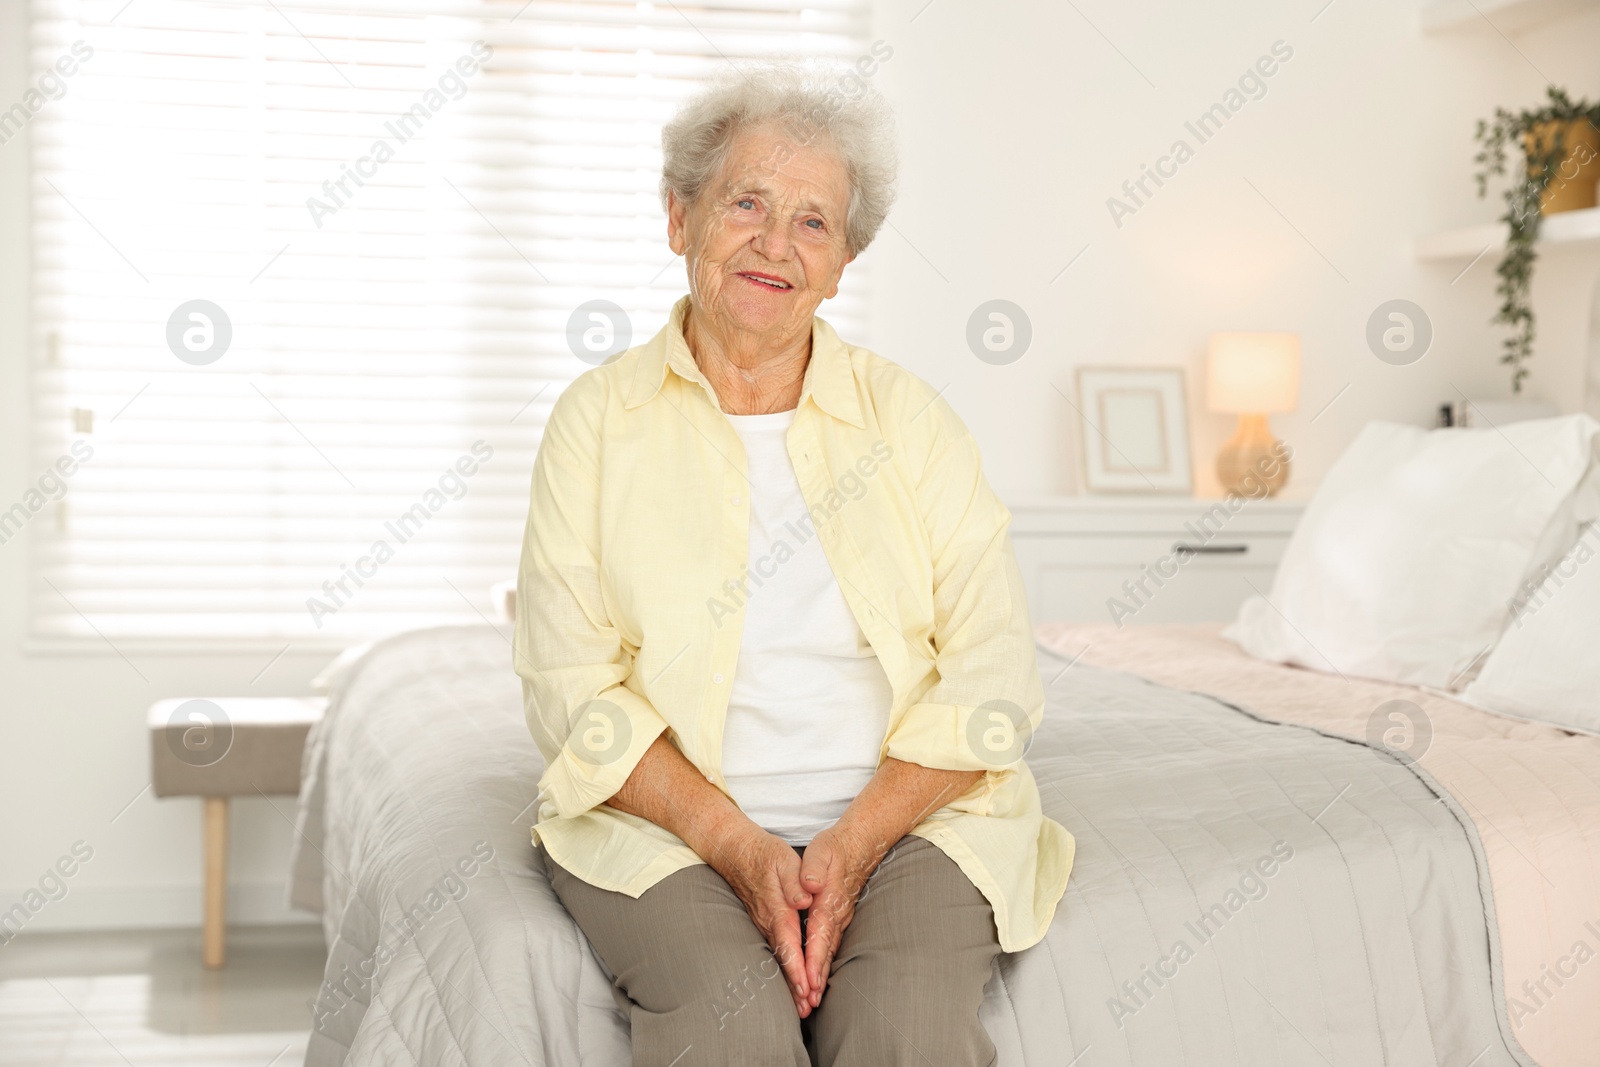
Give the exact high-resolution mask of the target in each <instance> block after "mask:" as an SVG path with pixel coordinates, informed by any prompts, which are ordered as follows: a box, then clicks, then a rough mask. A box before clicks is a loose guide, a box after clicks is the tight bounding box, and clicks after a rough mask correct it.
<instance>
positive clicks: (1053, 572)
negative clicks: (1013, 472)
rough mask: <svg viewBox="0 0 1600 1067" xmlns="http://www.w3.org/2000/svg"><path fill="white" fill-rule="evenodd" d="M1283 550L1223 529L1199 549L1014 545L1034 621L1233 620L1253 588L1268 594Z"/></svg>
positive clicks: (1034, 537) (1112, 542)
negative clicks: (1230, 534)
mask: <svg viewBox="0 0 1600 1067" xmlns="http://www.w3.org/2000/svg"><path fill="white" fill-rule="evenodd" d="M1287 543H1288V538H1287V537H1285V536H1275V535H1266V534H1250V535H1244V536H1229V532H1228V531H1227V530H1223V531H1221V532H1219V533H1218V534H1217V535H1216V536H1214V537H1212V538H1210V539H1209V540H1206V541H1204V542H1202V541H1200V540H1199V539H1196V538H1192V537H1191V538H1187V539H1185V538H1184V537H1182V536H1172V535H1170V534H1169V535H1166V536H1161V535H1157V534H1150V533H1137V534H1125V535H1118V534H1109V533H1106V534H1095V535H1092V536H1085V535H1081V534H1078V535H1074V534H1058V535H1049V534H1045V535H1040V534H1016V535H1013V538H1012V545H1013V546H1014V548H1015V549H1016V553H1017V562H1018V564H1019V565H1020V566H1021V568H1022V576H1023V581H1024V583H1025V584H1026V586H1027V589H1028V607H1029V612H1030V614H1031V615H1032V617H1033V621H1034V622H1047V621H1063V622H1121V623H1193V622H1227V621H1231V620H1232V619H1233V617H1234V615H1235V614H1236V613H1237V612H1238V610H1239V605H1240V604H1241V603H1242V602H1243V601H1244V600H1245V598H1246V597H1249V596H1250V595H1251V594H1252V590H1251V585H1252V584H1253V585H1254V586H1255V588H1256V589H1259V590H1261V591H1262V592H1266V591H1267V590H1268V589H1269V588H1270V587H1271V585H1272V575H1273V572H1274V571H1275V570H1276V569H1277V566H1278V561H1279V559H1281V558H1282V556H1283V550H1284V547H1285V545H1287ZM1180 546H1184V547H1183V548H1180Z"/></svg>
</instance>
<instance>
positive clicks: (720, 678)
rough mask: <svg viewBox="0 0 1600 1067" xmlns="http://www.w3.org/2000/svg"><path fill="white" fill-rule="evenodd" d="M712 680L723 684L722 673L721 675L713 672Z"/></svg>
mask: <svg viewBox="0 0 1600 1067" xmlns="http://www.w3.org/2000/svg"><path fill="white" fill-rule="evenodd" d="M711 680H712V681H713V682H716V683H717V684H718V685H721V684H722V675H720V674H713V675H712V676H711Z"/></svg>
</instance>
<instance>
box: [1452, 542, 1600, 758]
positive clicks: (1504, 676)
mask: <svg viewBox="0 0 1600 1067" xmlns="http://www.w3.org/2000/svg"><path fill="white" fill-rule="evenodd" d="M1597 557H1600V526H1595V525H1590V527H1589V528H1588V529H1587V530H1585V531H1584V533H1583V535H1582V536H1581V537H1579V538H1578V543H1577V544H1576V545H1574V546H1573V547H1572V550H1571V551H1570V552H1568V553H1567V554H1566V555H1565V556H1563V557H1562V558H1561V559H1560V560H1559V561H1557V562H1556V564H1555V565H1554V566H1552V567H1551V568H1550V570H1549V573H1548V576H1547V577H1546V578H1545V580H1544V581H1543V582H1542V583H1539V582H1530V583H1529V588H1527V589H1526V590H1524V591H1520V593H1519V595H1518V596H1517V598H1516V601H1515V603H1514V605H1513V607H1514V612H1513V618H1512V622H1511V626H1510V627H1509V628H1508V629H1507V630H1506V632H1505V635H1504V636H1503V637H1501V638H1500V643H1499V644H1497V645H1495V646H1494V651H1493V652H1491V653H1489V658H1488V659H1487V660H1486V661H1484V664H1483V671H1482V673H1480V674H1479V675H1478V678H1477V680H1476V681H1475V682H1473V683H1472V684H1471V685H1469V686H1467V690H1466V692H1464V693H1462V694H1461V698H1462V699H1463V700H1465V701H1466V702H1467V703H1469V704H1476V705H1477V706H1478V707H1480V708H1486V709H1488V710H1489V711H1497V712H1500V713H1501V714H1503V715H1513V716H1516V717H1517V718H1520V719H1531V720H1533V721H1534V722H1547V723H1550V724H1552V725H1555V726H1561V727H1565V728H1566V729H1568V730H1576V731H1580V732H1583V733H1590V734H1600V647H1597V645H1596V642H1597V640H1600V560H1597Z"/></svg>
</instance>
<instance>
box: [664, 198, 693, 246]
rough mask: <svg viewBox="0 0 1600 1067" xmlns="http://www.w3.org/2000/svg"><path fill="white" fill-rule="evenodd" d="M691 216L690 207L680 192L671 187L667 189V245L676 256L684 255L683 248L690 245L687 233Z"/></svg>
mask: <svg viewBox="0 0 1600 1067" xmlns="http://www.w3.org/2000/svg"><path fill="white" fill-rule="evenodd" d="M688 216H689V207H688V205H687V204H685V203H684V202H683V201H682V200H679V199H678V194H677V193H676V192H674V191H673V190H671V189H668V190H667V247H668V248H670V249H672V254H673V255H675V256H681V255H683V250H684V249H685V248H687V247H688V244H689V240H688V237H687V236H686V235H685V232H684V231H685V229H686V223H687V221H688Z"/></svg>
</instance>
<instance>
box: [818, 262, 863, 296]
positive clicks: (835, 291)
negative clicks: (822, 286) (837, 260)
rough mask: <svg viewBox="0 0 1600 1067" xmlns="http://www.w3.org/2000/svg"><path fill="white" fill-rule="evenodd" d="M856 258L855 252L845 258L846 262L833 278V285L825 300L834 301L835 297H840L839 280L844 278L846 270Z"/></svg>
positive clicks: (840, 265) (829, 287) (840, 266)
mask: <svg viewBox="0 0 1600 1067" xmlns="http://www.w3.org/2000/svg"><path fill="white" fill-rule="evenodd" d="M855 258H856V254H855V253H854V252H851V253H850V254H849V255H847V256H845V257H844V262H843V263H841V264H839V270H838V273H836V274H834V276H833V284H832V285H830V286H828V295H827V297H826V298H825V299H828V300H832V299H833V298H834V297H836V296H838V295H839V279H840V278H843V277H844V269H845V268H846V267H848V266H849V265H850V262H851V261H852V260H854V259H855Z"/></svg>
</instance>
